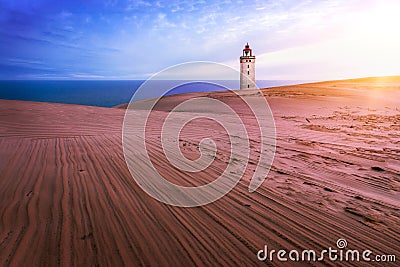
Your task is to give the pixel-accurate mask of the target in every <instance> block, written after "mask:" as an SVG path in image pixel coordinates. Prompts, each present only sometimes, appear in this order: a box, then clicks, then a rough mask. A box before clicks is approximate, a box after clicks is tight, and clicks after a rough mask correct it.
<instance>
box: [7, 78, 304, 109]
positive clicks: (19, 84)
mask: <svg viewBox="0 0 400 267" xmlns="http://www.w3.org/2000/svg"><path fill="white" fill-rule="evenodd" d="M144 82H145V81H144V80H12V81H11V80H3V81H0V99H9V100H27V101H38V102H54V103H65V104H79V105H89V106H100V107H113V106H116V105H119V104H123V103H128V102H129V101H130V100H131V98H132V96H133V95H134V93H135V92H136V91H137V90H138V88H139V87H140V86H141V85H142V84H143V83H144ZM159 82H163V81H159ZM167 82H168V81H165V83H167ZM305 82H309V81H304V80H302V81H299V80H259V81H257V86H258V87H259V88H266V87H273V86H281V85H292V84H299V83H305ZM238 87H239V86H238V85H237V84H232V87H229V88H230V89H236V88H238ZM219 90H226V88H224V87H221V86H218V85H214V86H210V84H209V83H207V84H206V83H201V82H195V83H189V84H186V85H185V86H179V87H177V88H174V90H172V91H171V92H169V93H168V94H169V95H170V94H178V93H186V92H208V91H219ZM149 96H150V95H149ZM153 97H154V96H153Z"/></svg>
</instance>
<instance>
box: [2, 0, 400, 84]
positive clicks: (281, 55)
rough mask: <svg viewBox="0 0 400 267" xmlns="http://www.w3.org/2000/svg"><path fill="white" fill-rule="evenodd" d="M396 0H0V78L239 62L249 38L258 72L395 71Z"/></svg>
mask: <svg viewBox="0 0 400 267" xmlns="http://www.w3.org/2000/svg"><path fill="white" fill-rule="evenodd" d="M382 2H383V3H382ZM399 2H400V1H395V0H393V1H391V0H387V1H378V0H376V1H373V0H364V1H361V0H347V1H344V0H343V1H342V0H332V1H321V0H315V1H313V0H308V1H295V0H289V1H250V0H248V1H247V0H243V1H230V0H227V1H147V0H143V1H141V0H139V1H131V0H125V1H122V0H105V1H101V0H97V1H96V0H86V1H54V0H34V1H33V0H18V1H14V0H8V1H6V0H0V25H1V27H0V79H146V78H148V77H149V76H150V75H151V74H153V73H155V72H158V71H160V70H162V69H164V68H166V67H169V66H171V65H174V64H178V63H183V62H187V61H194V60H201V61H215V62H219V63H224V64H227V65H230V66H232V67H234V68H236V69H237V68H238V67H239V66H238V57H239V56H240V54H241V50H242V49H243V46H244V44H245V43H246V42H249V43H250V45H251V47H252V48H253V49H254V53H255V54H256V56H257V65H256V71H257V72H256V74H257V78H258V79H285V80H286V79H295V80H301V79H304V80H324V79H337V78H350V77H363V76H374V75H395V74H400V73H399V70H400V65H399V64H400V53H399V52H398V47H400V37H399V30H398V25H400V20H399V17H400V16H399V15H398V14H400V3H399Z"/></svg>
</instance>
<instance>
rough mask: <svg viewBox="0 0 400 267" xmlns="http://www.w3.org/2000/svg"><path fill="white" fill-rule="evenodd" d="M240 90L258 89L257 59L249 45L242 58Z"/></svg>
mask: <svg viewBox="0 0 400 267" xmlns="http://www.w3.org/2000/svg"><path fill="white" fill-rule="evenodd" d="M240 89H256V57H255V56H253V51H252V50H251V48H250V46H249V43H247V44H246V45H245V47H244V49H243V53H242V56H241V57H240Z"/></svg>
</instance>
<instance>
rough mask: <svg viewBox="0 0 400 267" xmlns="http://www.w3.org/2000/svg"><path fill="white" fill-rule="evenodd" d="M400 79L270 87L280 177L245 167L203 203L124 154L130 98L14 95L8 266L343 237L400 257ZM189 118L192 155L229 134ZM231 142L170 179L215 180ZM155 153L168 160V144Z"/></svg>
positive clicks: (214, 257) (173, 256) (229, 250)
mask: <svg viewBox="0 0 400 267" xmlns="http://www.w3.org/2000/svg"><path fill="white" fill-rule="evenodd" d="M399 88H400V82H399V80H398V79H397V80H396V79H391V80H377V79H375V80H374V79H372V80H371V79H369V80H353V81H336V82H326V83H318V84H309V85H301V86H290V87H284V88H283V87H280V88H272V89H267V90H264V95H266V96H267V99H268V102H269V103H270V105H271V109H272V111H273V113H274V117H275V121H276V126H277V137H278V143H277V153H276V158H275V161H274V165H273V168H272V171H271V172H270V174H269V177H268V179H267V180H266V181H265V182H264V184H263V186H262V187H261V188H260V189H258V190H257V191H256V192H255V193H249V192H248V190H247V186H248V179H246V177H247V176H246V177H245V179H243V180H242V181H241V182H240V184H239V185H238V186H237V187H235V189H234V190H232V191H231V192H230V193H229V194H228V195H227V196H225V197H224V198H222V199H220V200H219V201H216V202H214V203H212V204H209V205H207V206H202V207H198V208H177V207H172V206H168V205H164V204H161V203H159V202H157V201H156V200H154V199H153V198H151V197H149V196H148V195H147V194H145V193H144V192H143V191H142V190H141V189H140V188H139V187H138V186H137V184H136V183H135V182H134V180H133V179H132V177H131V176H130V174H129V171H128V169H127V167H126V164H125V161H124V158H123V154H122V148H121V127H122V121H123V116H124V110H121V109H107V108H97V107H85V106H74V105H60V104H48V103H31V102H19V101H5V100H1V101H0V103H1V105H0V136H1V139H0V143H1V144H0V145H1V146H0V162H1V165H0V265H1V266H8V265H10V266H55V265H59V264H63V265H66V266H68V265H74V266H77V265H80V266H82V265H87V266H94V265H100V266H118V265H128V266H137V265H163V266H166V265H169V266H191V265H200V266H202V265H215V266H218V265H220V266H221V265H223V266H232V265H240V266H246V265H247V266H251V265H264V264H265V263H262V262H259V261H258V260H257V256H256V253H257V251H258V250H259V249H262V248H263V247H264V245H268V247H270V248H271V249H276V250H278V249H281V248H284V249H287V250H291V249H297V250H301V249H314V250H316V251H318V250H322V249H326V248H328V247H335V244H336V240H337V239H338V238H346V240H347V241H348V244H349V246H348V248H350V249H360V250H364V249H370V250H372V251H373V252H374V254H397V255H396V256H397V259H398V260H400V255H399V254H398V253H399V252H398V251H399V248H400V148H399V144H400V110H399V108H400V105H399V102H400V89H399ZM244 94H248V95H249V96H248V97H260V96H257V95H256V94H254V92H253V91H247V92H244ZM195 95H201V94H195ZM186 97H187V96H175V97H171V98H168V99H169V100H167V101H165V103H164V104H163V105H162V106H160V110H165V109H168V108H169V107H170V106H172V105H173V103H176V101H178V98H183V99H184V98H186ZM216 97H217V98H218V97H220V98H224V99H225V100H227V101H229V95H226V93H223V92H221V93H218V94H217V95H216ZM227 98H228V99H227ZM192 111H193V110H191V112H192ZM195 111H196V112H203V113H204V112H207V109H206V108H204V109H202V110H195ZM183 113H184V112H183ZM154 116H155V119H157V117H158V116H159V117H160V118H161V117H163V116H164V112H163V111H159V112H155V115H154ZM182 116H185V115H184V114H182ZM155 121H157V120H155ZM208 123H209V124H208ZM150 127H154V128H155V129H156V128H157V125H156V124H151V125H150ZM188 129H189V130H188V131H186V133H184V134H183V135H182V136H181V142H182V144H181V146H182V150H183V153H184V154H185V155H187V156H188V157H193V158H195V157H196V153H197V151H198V150H197V147H196V144H197V143H196V141H197V140H200V139H201V138H202V137H204V136H207V134H208V133H209V132H210V129H211V130H212V131H213V134H214V136H217V137H218V138H220V139H222V140H223V138H224V133H223V130H222V129H221V128H218V127H217V126H216V125H214V124H212V123H211V122H207V121H202V122H201V123H198V124H193V125H191V126H190V128H188ZM205 129H207V130H206V131H205ZM157 134H158V132H157V131H156V130H155V131H154V135H155V137H154V138H156V135H157ZM224 151H225V150H224V147H222V149H221V150H220V151H219V152H220V153H219V154H218V155H219V157H218V160H219V161H218V162H217V163H216V164H215V165H213V167H212V168H210V169H209V170H208V173H206V174H204V175H202V176H200V177H199V176H198V177H197V179H198V180H196V181H192V180H191V177H190V176H187V175H183V174H182V173H180V172H179V171H176V170H175V171H174V172H167V173H169V174H170V180H171V181H173V182H175V183H177V184H184V185H189V184H197V183H200V184H201V183H206V182H209V181H210V177H213V175H215V173H218V172H220V171H221V169H223V168H224V166H225V164H226V162H224V160H227V155H226V151H225V152H224ZM151 153H152V154H153V156H154V158H159V159H160V160H159V161H158V162H156V164H157V166H158V167H159V169H160V171H163V170H166V168H167V166H165V162H164V161H163V160H162V157H163V155H162V149H161V147H160V145H159V144H157V143H156V142H155V143H154V144H153V145H152V146H151ZM255 156H256V155H255ZM252 160H253V159H252ZM250 165H251V164H250ZM138 171H140V170H138ZM249 171H251V170H249ZM268 263H269V264H271V265H282V263H280V262H278V261H277V260H275V261H274V262H272V263H271V262H268ZM323 264H325V265H335V264H338V262H336V263H334V262H329V261H326V262H324V263H323ZM340 264H342V265H350V263H345V262H341V263H340ZM363 264H366V263H363ZM370 264H371V265H373V262H371V263H370ZM304 265H306V264H304ZM315 265H318V263H315ZM366 265H367V264H366ZM386 265H390V264H386ZM392 265H393V266H396V264H392ZM288 266H289V265H288Z"/></svg>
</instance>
